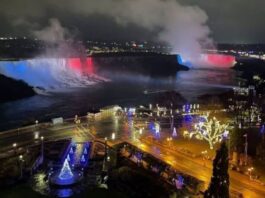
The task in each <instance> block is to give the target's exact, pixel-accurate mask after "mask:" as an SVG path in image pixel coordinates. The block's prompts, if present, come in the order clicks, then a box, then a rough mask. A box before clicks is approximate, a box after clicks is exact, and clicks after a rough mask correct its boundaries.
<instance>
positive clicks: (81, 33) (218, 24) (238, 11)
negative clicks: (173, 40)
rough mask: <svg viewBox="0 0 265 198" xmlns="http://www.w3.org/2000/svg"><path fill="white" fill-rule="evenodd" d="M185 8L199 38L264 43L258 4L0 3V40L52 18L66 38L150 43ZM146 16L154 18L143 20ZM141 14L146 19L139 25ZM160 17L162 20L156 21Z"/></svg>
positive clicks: (155, 0)
mask: <svg viewBox="0 0 265 198" xmlns="http://www.w3.org/2000/svg"><path fill="white" fill-rule="evenodd" d="M132 2H136V3H132ZM175 2H178V4H177V5H176V9H175V10H169V11H168V12H172V14H170V15H167V14H165V13H167V10H168V8H169V7H172V6H168V5H167V4H169V5H171V4H172V3H175ZM153 5H154V6H153ZM163 5H167V6H165V7H164V6H163ZM187 6H192V9H194V10H195V11H194V12H196V14H194V13H193V11H191V12H190V15H191V16H192V17H193V18H192V17H191V18H192V19H191V20H193V19H196V18H198V17H197V15H198V16H200V17H201V20H199V21H198V24H202V23H203V25H207V26H208V29H209V32H208V30H205V29H204V30H203V31H206V32H207V33H205V32H204V33H203V35H206V34H207V36H209V37H210V38H213V40H214V41H216V42H223V43H224V42H225V43H265V20H264V19H265V1H264V0H222V1H220V0H178V1H174V0H169V1H167V0H165V1H160V0H141V1H139V0H135V1H132V0H38V1H37V0H1V1H0V24H1V28H0V36H27V35H29V34H32V32H34V31H37V30H41V29H42V28H44V27H46V26H48V25H49V20H50V19H51V18H56V19H58V21H59V22H60V24H62V26H63V27H65V28H67V29H68V30H69V31H70V32H71V34H73V35H74V36H76V37H79V38H82V39H102V40H113V39H115V40H131V39H132V40H150V39H156V38H157V37H159V36H158V34H159V32H160V31H163V28H165V27H164V26H161V24H162V23H165V22H167V21H169V23H168V24H167V25H170V22H173V21H174V20H176V21H177V20H180V21H181V20H184V21H185V19H184V18H187V16H189V15H184V14H179V15H178V14H173V13H179V12H181V10H185V9H186V8H187ZM150 7H151V8H150ZM189 8H190V7H189ZM160 9H161V10H162V11H161V13H160ZM162 12H163V13H162ZM158 13H160V14H158ZM157 14H158V15H157ZM193 14H194V15H193ZM152 15H157V16H154V17H153V18H150V19H149V17H150V16H152ZM164 15H167V17H168V20H167V19H166V17H165V18H163V17H164ZM138 16H139V18H137V17H138ZM145 16H147V19H148V20H146V21H144V22H142V20H141V18H142V19H143V20H144V19H146V17H145ZM200 17H199V18H200ZM160 18H163V20H161V21H159V20H160ZM173 18H174V19H173ZM150 20H151V22H150ZM152 20H156V21H158V22H157V23H156V22H154V21H152ZM139 23H141V24H140V25H139ZM149 23H151V24H153V25H151V26H150V25H149ZM192 25H193V24H191V25H190V24H188V26H192ZM174 28H176V29H178V30H179V29H182V28H183V23H182V22H177V23H176V25H175V26H174ZM184 30H186V29H185V28H184ZM190 30H191V29H188V30H187V31H190ZM191 31H192V30H191ZM183 32H185V31H183ZM183 32H181V33H179V34H183ZM177 34H178V33H177ZM169 37H170V36H169ZM201 37H205V36H201ZM196 39H197V38H196Z"/></svg>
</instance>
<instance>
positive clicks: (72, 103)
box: [0, 69, 236, 130]
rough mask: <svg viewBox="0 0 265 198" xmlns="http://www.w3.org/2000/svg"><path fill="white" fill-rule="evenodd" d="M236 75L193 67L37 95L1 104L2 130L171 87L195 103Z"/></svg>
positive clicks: (129, 102)
mask: <svg viewBox="0 0 265 198" xmlns="http://www.w3.org/2000/svg"><path fill="white" fill-rule="evenodd" d="M235 76H236V75H235V72H234V71H233V70H230V69H223V70H218V69H192V70H190V71H183V72H179V73H178V74H177V75H176V77H175V78H172V77H171V78H167V79H152V78H147V77H135V76H130V77H122V78H119V80H113V81H112V82H107V83H100V84H97V85H93V86H90V87H86V88H80V89H74V90H71V91H70V90H69V91H67V92H59V93H58V92H57V93H51V94H49V95H48V96H45V95H37V96H34V97H31V98H27V99H22V100H18V101H14V102H9V103H4V104H0V130H5V129H10V128H16V127H19V126H22V125H24V124H31V123H34V121H35V120H36V119H37V120H39V121H47V120H50V119H51V118H54V117H58V116H62V117H71V116H74V115H76V114H79V115H81V114H82V115H85V114H86V112H87V111H88V110H90V109H93V108H94V109H97V108H100V107H103V106H106V105H113V104H118V105H121V106H133V105H139V104H148V103H152V101H153V100H154V98H156V97H157V95H158V94H162V93H163V92H165V91H171V90H175V91H177V92H179V93H180V94H181V95H182V96H183V97H185V98H186V99H187V100H189V101H191V102H192V101H196V98H197V97H198V96H200V95H203V94H206V93H209V94H215V93H221V92H224V91H226V90H228V89H231V88H232V86H233V85H236V79H235ZM146 93H148V94H146Z"/></svg>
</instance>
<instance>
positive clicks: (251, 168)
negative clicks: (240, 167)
mask: <svg viewBox="0 0 265 198" xmlns="http://www.w3.org/2000/svg"><path fill="white" fill-rule="evenodd" d="M253 170H254V168H253V167H250V168H248V174H249V179H252V172H253Z"/></svg>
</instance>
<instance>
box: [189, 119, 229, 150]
mask: <svg viewBox="0 0 265 198" xmlns="http://www.w3.org/2000/svg"><path fill="white" fill-rule="evenodd" d="M205 119H206V121H205V122H199V123H198V124H195V126H194V129H195V130H194V131H192V132H191V133H190V138H191V137H192V136H193V135H195V137H196V138H197V139H199V140H206V141H207V142H208V143H209V146H210V149H213V146H214V144H216V143H218V142H221V141H222V140H223V139H224V138H226V137H227V136H228V134H229V132H228V131H227V127H228V125H227V124H220V122H219V121H218V120H217V119H216V118H215V117H213V119H210V120H209V121H208V118H207V117H206V118H205Z"/></svg>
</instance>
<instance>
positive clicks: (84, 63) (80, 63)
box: [67, 57, 94, 74]
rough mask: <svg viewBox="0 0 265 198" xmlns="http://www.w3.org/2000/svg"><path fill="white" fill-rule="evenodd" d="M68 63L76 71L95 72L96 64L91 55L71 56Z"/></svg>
mask: <svg viewBox="0 0 265 198" xmlns="http://www.w3.org/2000/svg"><path fill="white" fill-rule="evenodd" d="M67 61H68V65H69V67H70V68H71V69H73V70H74V71H77V72H80V73H82V74H93V73H94V66H93V60H92V58H91V57H88V58H84V59H82V58H69V59H68V60H67Z"/></svg>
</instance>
